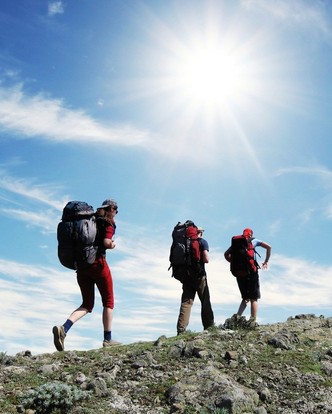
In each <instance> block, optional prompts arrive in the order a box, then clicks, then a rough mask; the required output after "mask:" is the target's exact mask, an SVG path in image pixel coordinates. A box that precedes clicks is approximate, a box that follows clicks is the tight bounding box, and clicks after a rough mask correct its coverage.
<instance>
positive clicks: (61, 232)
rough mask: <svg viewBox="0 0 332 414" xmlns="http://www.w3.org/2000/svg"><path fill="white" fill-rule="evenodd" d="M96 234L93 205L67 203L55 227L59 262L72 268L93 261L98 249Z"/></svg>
mask: <svg viewBox="0 0 332 414" xmlns="http://www.w3.org/2000/svg"><path fill="white" fill-rule="evenodd" d="M96 236H97V224H96V217H95V213H94V210H93V207H92V206H90V205H89V204H87V203H86V202H84V201H70V202H69V203H67V204H66V205H65V207H64V209H63V213H62V218H61V222H60V223H59V224H58V228H57V239H58V257H59V260H60V263H61V264H62V265H63V266H65V267H67V268H69V269H73V270H77V269H78V268H79V267H84V266H89V265H91V264H92V263H94V261H95V260H96V254H97V250H98V246H97V242H96Z"/></svg>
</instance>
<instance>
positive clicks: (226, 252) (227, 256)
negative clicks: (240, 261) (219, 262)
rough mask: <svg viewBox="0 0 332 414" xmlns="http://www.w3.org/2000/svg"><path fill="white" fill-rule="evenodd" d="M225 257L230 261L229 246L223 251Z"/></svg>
mask: <svg viewBox="0 0 332 414" xmlns="http://www.w3.org/2000/svg"><path fill="white" fill-rule="evenodd" d="M224 257H225V259H226V260H227V261H228V262H230V261H231V248H229V249H227V250H226V251H225V253H224Z"/></svg>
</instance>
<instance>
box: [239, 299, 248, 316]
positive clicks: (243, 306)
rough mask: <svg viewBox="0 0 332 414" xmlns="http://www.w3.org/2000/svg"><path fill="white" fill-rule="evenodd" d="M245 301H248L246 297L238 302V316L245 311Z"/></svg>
mask: <svg viewBox="0 0 332 414" xmlns="http://www.w3.org/2000/svg"><path fill="white" fill-rule="evenodd" d="M247 303H248V300H247V299H242V302H241V303H240V306H239V310H238V311H237V314H238V315H239V316H241V315H242V313H243V312H244V311H245V309H246V307H247Z"/></svg>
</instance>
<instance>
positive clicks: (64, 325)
mask: <svg viewBox="0 0 332 414" xmlns="http://www.w3.org/2000/svg"><path fill="white" fill-rule="evenodd" d="M72 326H73V322H72V321H71V320H70V319H67V320H66V322H65V323H64V324H63V327H64V328H65V332H66V333H67V332H68V331H69V329H70V328H71V327H72Z"/></svg>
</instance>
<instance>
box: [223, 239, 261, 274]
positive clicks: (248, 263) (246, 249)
mask: <svg viewBox="0 0 332 414" xmlns="http://www.w3.org/2000/svg"><path fill="white" fill-rule="evenodd" d="M252 240H253V238H249V239H247V238H246V237H245V236H243V235H239V236H233V237H232V242H231V264H230V270H231V273H232V275H233V276H235V277H247V276H249V275H251V274H253V273H256V272H257V269H259V265H258V263H257V262H256V260H255V253H257V252H256V250H255V249H254V246H253V244H252ZM257 254H258V253H257ZM258 255H259V254H258Z"/></svg>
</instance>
